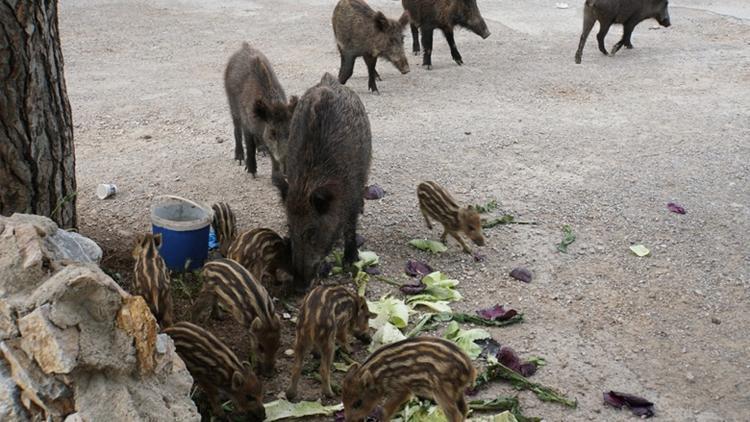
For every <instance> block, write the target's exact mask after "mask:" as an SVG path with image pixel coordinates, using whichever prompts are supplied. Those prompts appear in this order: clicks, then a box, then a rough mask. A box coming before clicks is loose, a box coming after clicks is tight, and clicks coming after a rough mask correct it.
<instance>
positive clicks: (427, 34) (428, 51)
mask: <svg viewBox="0 0 750 422" xmlns="http://www.w3.org/2000/svg"><path fill="white" fill-rule="evenodd" d="M420 30H421V31H422V48H423V49H424V53H423V55H422V66H423V67H426V68H427V70H431V69H432V32H433V31H434V29H433V28H427V27H425V26H423V27H421V28H420Z"/></svg>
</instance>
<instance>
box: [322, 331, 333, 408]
mask: <svg viewBox="0 0 750 422" xmlns="http://www.w3.org/2000/svg"><path fill="white" fill-rule="evenodd" d="M333 343H334V339H333V338H331V339H330V340H329V341H327V342H325V343H324V344H322V345H321V346H320V381H321V383H322V385H321V388H322V390H323V395H325V396H326V397H328V398H331V397H333V396H334V394H333V390H332V389H331V365H333V352H334V349H333V346H334V344H333Z"/></svg>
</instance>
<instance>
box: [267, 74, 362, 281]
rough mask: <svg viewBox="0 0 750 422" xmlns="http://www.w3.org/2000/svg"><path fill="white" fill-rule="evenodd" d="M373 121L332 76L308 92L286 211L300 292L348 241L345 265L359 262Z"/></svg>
mask: <svg viewBox="0 0 750 422" xmlns="http://www.w3.org/2000/svg"><path fill="white" fill-rule="evenodd" d="M371 150H372V146H371V134H370V121H369V119H368V117H367V112H366V111H365V107H364V105H363V104H362V101H360V99H359V97H358V96H357V94H355V93H354V91H352V90H350V89H349V88H347V87H345V86H343V85H341V84H340V83H339V82H338V81H337V80H336V78H334V77H333V76H332V75H331V74H330V73H326V74H325V75H323V78H322V79H321V81H320V83H319V84H317V85H315V86H314V87H312V88H310V89H308V90H307V92H305V95H304V96H303V97H302V99H300V103H299V106H297V111H296V112H295V113H294V117H293V118H292V123H291V127H290V133H289V151H290V154H289V159H288V160H289V163H288V164H289V165H288V169H289V171H288V176H289V177H288V184H283V185H279V186H278V187H279V189H280V191H281V196H282V199H283V200H284V202H285V205H286V214H287V221H288V224H289V237H290V239H291V247H292V265H293V267H294V271H295V287H296V288H297V290H304V289H307V287H308V286H309V283H310V281H311V280H312V279H313V278H314V277H315V275H316V274H317V268H318V266H319V264H320V262H321V261H323V259H324V258H325V257H326V256H328V254H329V253H330V252H331V250H332V249H333V246H334V243H335V242H336V240H337V239H338V238H339V237H340V236H341V234H342V233H343V235H344V263H345V264H346V265H347V266H349V265H351V264H352V263H353V262H354V261H356V260H357V258H358V252H357V218H358V216H359V214H360V212H361V211H362V209H363V207H364V200H363V199H362V196H363V191H364V186H365V185H366V184H367V177H368V174H369V172H370V156H371Z"/></svg>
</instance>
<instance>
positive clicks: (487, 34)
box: [479, 22, 669, 39]
mask: <svg viewBox="0 0 750 422" xmlns="http://www.w3.org/2000/svg"><path fill="white" fill-rule="evenodd" d="M667 26H669V22H667ZM490 35H491V33H490V30H489V29H487V28H484V32H482V33H481V34H479V36H480V37H482V38H483V39H487V37H489V36H490Z"/></svg>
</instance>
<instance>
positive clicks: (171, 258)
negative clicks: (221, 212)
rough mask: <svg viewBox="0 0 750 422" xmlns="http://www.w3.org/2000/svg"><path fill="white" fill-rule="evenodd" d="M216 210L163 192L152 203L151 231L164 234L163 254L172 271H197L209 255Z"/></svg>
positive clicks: (161, 252)
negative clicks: (211, 230) (209, 242)
mask: <svg viewBox="0 0 750 422" xmlns="http://www.w3.org/2000/svg"><path fill="white" fill-rule="evenodd" d="M212 214H213V213H212V212H211V211H210V210H208V209H207V208H205V207H203V206H201V205H198V204H196V203H195V202H193V201H190V200H187V199H185V198H180V197H179V196H172V195H163V196H158V197H156V198H154V202H153V203H152V204H151V231H153V232H154V234H156V233H161V236H162V244H161V249H159V254H160V255H161V256H162V258H164V262H166V264H167V267H169V269H170V270H172V271H185V270H195V269H198V268H200V267H202V266H203V262H204V261H205V260H206V258H207V257H208V232H209V230H210V227H211V220H212V218H213V216H212Z"/></svg>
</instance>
